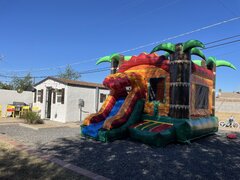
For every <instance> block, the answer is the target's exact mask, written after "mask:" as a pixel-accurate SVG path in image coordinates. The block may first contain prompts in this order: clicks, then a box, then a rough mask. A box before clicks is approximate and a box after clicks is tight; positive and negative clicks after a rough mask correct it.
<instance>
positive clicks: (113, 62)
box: [96, 53, 132, 74]
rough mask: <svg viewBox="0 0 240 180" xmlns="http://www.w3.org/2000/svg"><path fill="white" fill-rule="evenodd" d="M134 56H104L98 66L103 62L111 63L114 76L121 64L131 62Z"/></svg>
mask: <svg viewBox="0 0 240 180" xmlns="http://www.w3.org/2000/svg"><path fill="white" fill-rule="evenodd" d="M131 57H132V56H123V55H121V54H117V53H115V54H112V55H111V56H104V57H102V58H100V59H99V60H98V61H97V62H96V64H100V63H103V62H109V63H111V74H114V73H116V72H117V67H118V66H119V63H120V62H121V61H123V60H129V59H131Z"/></svg>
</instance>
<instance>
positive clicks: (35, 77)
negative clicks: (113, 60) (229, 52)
mask: <svg viewBox="0 0 240 180" xmlns="http://www.w3.org/2000/svg"><path fill="white" fill-rule="evenodd" d="M238 36H240V35H236V36H232V37H228V38H223V39H220V40H216V41H213V42H209V43H206V44H213V43H216V42H220V41H223V40H227V39H231V38H233V37H238ZM237 42H240V39H238V40H234V41H230V42H225V43H222V44H217V45H214V46H209V47H206V48H204V49H203V50H207V49H210V48H215V47H220V46H224V45H228V44H232V43H237ZM108 70H110V68H109V67H103V68H95V69H89V70H86V71H80V72H78V73H79V74H91V73H97V72H103V71H108ZM49 76H52V77H57V76H58V75H47V76H32V78H33V79H42V78H46V77H49ZM0 77H4V78H10V79H12V78H15V77H17V76H8V75H3V74H0ZM17 78H24V76H22V77H17Z"/></svg>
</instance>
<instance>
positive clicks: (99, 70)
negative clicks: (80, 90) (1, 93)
mask: <svg viewBox="0 0 240 180" xmlns="http://www.w3.org/2000/svg"><path fill="white" fill-rule="evenodd" d="M108 70H110V68H109V67H103V68H95V69H89V70H86V71H80V72H78V73H79V74H80V75H81V74H91V73H96V72H102V71H108ZM49 76H52V77H56V76H58V75H56V74H55V75H47V76H31V77H32V78H38V79H39V78H46V77H49ZM0 77H4V78H10V79H12V78H20V79H21V78H25V76H8V75H3V74H0Z"/></svg>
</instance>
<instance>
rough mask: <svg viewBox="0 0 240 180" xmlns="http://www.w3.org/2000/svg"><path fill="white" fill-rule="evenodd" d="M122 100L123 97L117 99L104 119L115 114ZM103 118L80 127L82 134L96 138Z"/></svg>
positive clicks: (123, 99)
mask: <svg viewBox="0 0 240 180" xmlns="http://www.w3.org/2000/svg"><path fill="white" fill-rule="evenodd" d="M124 101H125V98H119V99H117V100H116V102H115V104H114V106H113V107H112V109H111V111H110V113H109V115H108V116H107V117H106V118H105V120H107V119H109V118H111V117H113V116H115V115H116V114H117V112H118V111H119V109H120V108H121V106H122V104H123V103H124ZM105 120H102V121H100V122H97V123H92V124H90V125H89V126H84V127H83V128H82V134H84V135H87V136H90V137H93V138H97V136H98V131H99V129H100V128H102V126H103V123H104V122H105Z"/></svg>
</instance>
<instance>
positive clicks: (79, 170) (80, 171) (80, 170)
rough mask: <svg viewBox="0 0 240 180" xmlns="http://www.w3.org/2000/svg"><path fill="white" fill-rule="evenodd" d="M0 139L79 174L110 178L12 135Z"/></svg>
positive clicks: (95, 179)
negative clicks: (52, 154) (34, 146)
mask: <svg viewBox="0 0 240 180" xmlns="http://www.w3.org/2000/svg"><path fill="white" fill-rule="evenodd" d="M0 141H1V142H3V143H6V144H9V145H12V146H13V147H14V148H15V149H17V150H19V151H26V152H27V153H28V154H30V155H32V156H36V157H37V158H39V159H42V160H46V161H50V162H52V163H54V164H57V165H59V166H61V167H63V168H66V169H69V170H71V171H73V172H75V173H77V174H80V175H83V176H85V177H88V178H90V179H94V180H109V179H108V178H106V177H104V176H101V175H98V174H95V173H93V172H91V171H89V170H86V169H83V168H80V167H78V166H75V165H73V164H71V163H66V162H65V161H63V160H61V159H58V158H55V157H53V156H51V155H46V154H43V153H41V152H38V151H36V150H35V149H33V148H30V147H29V146H27V145H24V144H21V143H20V142H18V141H15V140H13V139H11V138H10V137H8V136H6V135H0Z"/></svg>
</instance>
